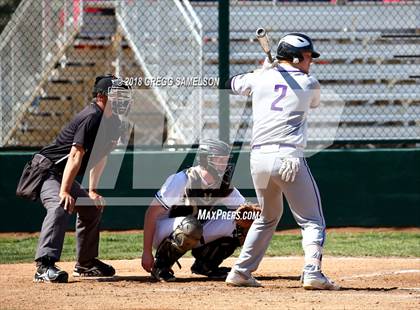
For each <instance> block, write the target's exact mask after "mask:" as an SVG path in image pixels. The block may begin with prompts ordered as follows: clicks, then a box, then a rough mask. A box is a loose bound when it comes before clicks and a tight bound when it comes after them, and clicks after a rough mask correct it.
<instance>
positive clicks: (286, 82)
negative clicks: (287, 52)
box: [231, 64, 320, 148]
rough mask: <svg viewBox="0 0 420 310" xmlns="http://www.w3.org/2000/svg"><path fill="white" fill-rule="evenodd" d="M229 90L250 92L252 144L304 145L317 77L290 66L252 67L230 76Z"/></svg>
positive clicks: (316, 102) (315, 101)
mask: <svg viewBox="0 0 420 310" xmlns="http://www.w3.org/2000/svg"><path fill="white" fill-rule="evenodd" d="M231 88H232V91H233V92H234V93H236V94H238V95H251V96H252V113H253V122H254V123H253V129H252V141H251V144H252V146H253V147H255V146H259V145H266V144H280V143H284V144H290V145H292V146H294V147H298V148H305V146H306V140H307V113H308V110H309V108H316V107H317V106H318V105H319V103H320V91H319V89H320V86H319V83H318V81H317V80H316V79H315V78H314V77H312V76H310V75H308V74H306V73H304V72H302V71H300V70H298V69H296V68H294V67H292V66H290V65H287V64H285V65H283V64H282V65H281V66H278V67H276V68H273V69H268V70H256V71H254V72H251V73H246V74H241V75H237V76H235V77H233V78H232V80H231Z"/></svg>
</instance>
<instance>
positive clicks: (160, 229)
mask: <svg viewBox="0 0 420 310" xmlns="http://www.w3.org/2000/svg"><path fill="white" fill-rule="evenodd" d="M184 218H185V217H183V216H179V217H173V218H163V219H160V220H158V221H157V222H156V228H155V235H154V238H153V247H154V248H155V249H156V248H157V247H158V246H159V244H160V243H161V242H162V241H163V239H165V238H167V237H168V236H169V235H170V234H171V233H172V232H173V231H174V230H175V228H176V227H177V226H178V225H179V224H180V223H181V222H182V220H183V219H184ZM235 228H236V224H235V221H234V220H233V219H232V220H227V219H217V220H208V221H207V222H205V223H204V225H203V239H204V242H205V243H209V242H211V241H214V240H216V239H219V238H221V237H232V236H233V231H234V230H235ZM201 245H202V244H198V245H197V247H199V246H201Z"/></svg>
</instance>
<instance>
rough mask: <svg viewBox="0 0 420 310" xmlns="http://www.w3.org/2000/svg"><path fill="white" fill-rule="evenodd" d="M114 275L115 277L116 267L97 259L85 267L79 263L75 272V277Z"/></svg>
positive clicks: (75, 267)
mask: <svg viewBox="0 0 420 310" xmlns="http://www.w3.org/2000/svg"><path fill="white" fill-rule="evenodd" d="M113 275H115V269H114V267H112V266H111V265H107V264H105V263H104V262H101V261H100V260H99V259H96V258H94V259H92V260H90V261H89V262H88V263H85V264H83V265H81V264H80V263H77V264H76V266H74V270H73V276H74V277H112V276H113Z"/></svg>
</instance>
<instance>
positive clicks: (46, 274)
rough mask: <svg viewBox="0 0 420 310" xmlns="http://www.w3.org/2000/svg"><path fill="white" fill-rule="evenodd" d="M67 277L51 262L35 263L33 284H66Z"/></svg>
mask: <svg viewBox="0 0 420 310" xmlns="http://www.w3.org/2000/svg"><path fill="white" fill-rule="evenodd" d="M68 279H69V275H68V273H67V272H65V271H64V270H61V269H60V268H58V267H57V266H56V265H55V264H54V262H53V261H43V262H37V269H36V273H35V276H34V282H51V283H67V282H68Z"/></svg>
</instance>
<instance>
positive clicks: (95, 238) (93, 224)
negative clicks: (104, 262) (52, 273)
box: [35, 172, 102, 264]
mask: <svg viewBox="0 0 420 310" xmlns="http://www.w3.org/2000/svg"><path fill="white" fill-rule="evenodd" d="M61 178H62V177H61V176H59V175H57V174H55V173H52V172H51V173H50V175H49V176H48V178H47V179H46V180H45V181H44V183H43V185H42V188H41V195H40V198H41V202H42V204H43V205H44V207H45V209H47V215H46V216H45V218H44V222H43V223H42V228H41V234H40V236H39V241H38V248H37V251H36V256H35V260H37V259H39V258H41V257H43V256H49V257H51V258H53V259H54V260H56V261H58V260H60V256H61V251H62V249H63V243H64V235H65V232H66V228H67V225H68V220H69V218H70V214H69V213H68V212H67V211H65V210H64V208H63V207H62V206H61V205H60V197H59V192H60V186H61ZM70 194H71V195H72V197H73V198H74V199H75V200H77V198H78V197H89V195H88V193H87V191H86V190H84V189H83V188H82V187H81V185H80V184H79V183H78V182H76V181H74V183H73V185H72V188H71V192H70ZM75 210H76V212H77V220H76V258H77V261H78V262H79V263H82V264H83V263H84V262H87V261H89V260H91V259H92V258H95V257H97V256H98V247H99V224H100V220H101V214H102V212H101V210H100V209H97V208H96V207H95V206H94V205H91V206H78V205H77V206H76V208H75Z"/></svg>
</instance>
